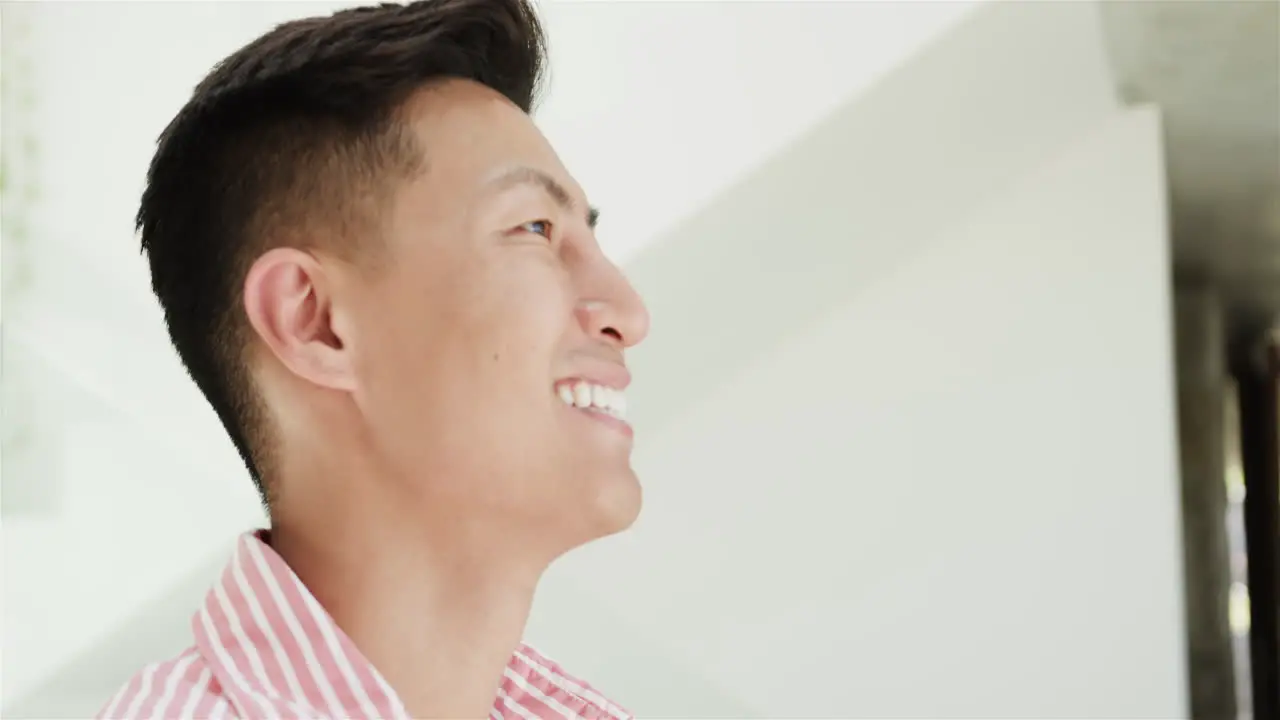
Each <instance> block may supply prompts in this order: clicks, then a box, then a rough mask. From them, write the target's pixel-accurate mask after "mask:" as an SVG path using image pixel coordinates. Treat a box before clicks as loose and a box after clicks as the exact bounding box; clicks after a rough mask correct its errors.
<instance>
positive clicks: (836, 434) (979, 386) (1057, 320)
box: [599, 112, 1186, 718]
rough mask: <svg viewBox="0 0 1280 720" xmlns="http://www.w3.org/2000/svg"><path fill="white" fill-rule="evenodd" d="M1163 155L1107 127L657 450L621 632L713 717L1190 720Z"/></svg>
mask: <svg viewBox="0 0 1280 720" xmlns="http://www.w3.org/2000/svg"><path fill="white" fill-rule="evenodd" d="M1158 148H1159V127H1158V124H1157V122H1156V116H1155V115H1154V114H1153V113H1150V112H1139V113H1133V114H1128V115H1125V116H1122V117H1120V118H1118V119H1117V120H1116V121H1114V122H1111V123H1108V124H1107V125H1105V126H1104V127H1103V128H1101V129H1100V130H1099V131H1098V132H1096V133H1094V134H1091V135H1090V136H1088V137H1087V138H1086V139H1085V140H1084V141H1083V142H1082V143H1079V144H1076V145H1073V146H1072V147H1070V148H1069V149H1068V150H1067V151H1065V152H1064V153H1063V154H1062V155H1061V156H1060V157H1059V158H1057V159H1055V160H1054V161H1052V162H1050V163H1049V164H1048V165H1046V166H1045V167H1043V168H1042V169H1041V170H1039V171H1037V172H1036V173H1034V174H1032V175H1029V176H1027V177H1026V178H1024V179H1023V180H1022V181H1021V182H1019V183H1018V184H1017V185H1016V186H1015V187H1012V188H1010V189H1008V190H1006V191H1005V192H1002V193H1000V194H999V195H998V196H997V197H995V198H993V199H992V200H991V201H990V202H989V203H988V204H987V205H986V206H984V207H983V208H982V209H981V210H980V211H978V212H977V213H975V214H974V215H972V216H971V217H968V218H965V219H962V220H961V221H960V222H958V223H957V224H956V225H955V226H954V227H953V228H951V229H950V230H948V231H947V232H945V233H942V234H940V235H939V236H937V237H935V238H933V240H932V241H931V242H930V243H928V245H927V246H925V247H921V248H919V249H917V250H916V252H915V253H913V256H912V257H911V258H910V259H909V260H908V261H907V262H905V263H904V264H902V265H901V266H891V267H882V268H878V270H879V272H874V273H872V277H871V278H868V279H867V280H863V281H860V282H857V283H854V284H851V285H850V286H849V287H848V288H847V295H846V300H845V301H844V303H843V304H842V306H841V307H839V308H837V309H835V311H834V312H833V313H832V314H830V315H829V316H828V317H825V318H823V319H822V320H821V322H820V323H818V324H817V325H816V326H813V327H808V328H804V329H800V330H798V332H797V336H796V337H795V338H794V339H792V340H790V341H788V342H787V343H785V344H784V345H781V346H779V347H777V348H775V349H773V350H772V351H770V352H768V353H766V354H765V355H764V356H763V357H760V358H757V359H755V360H754V361H753V362H752V363H751V364H750V366H749V367H747V368H745V369H743V370H742V371H740V372H736V373H734V375H733V376H732V377H730V378H726V379H725V381H724V382H723V383H721V384H720V385H719V386H718V387H716V388H714V389H713V390H711V391H710V392H709V393H707V395H706V396H705V397H703V398H700V399H699V401H698V402H697V404H696V406H695V407H694V408H693V409H692V410H691V411H689V412H686V413H685V414H683V415H682V416H681V417H680V418H679V419H678V420H677V421H675V422H673V423H672V424H671V425H669V426H667V427H665V428H663V432H662V433H661V435H660V436H659V437H657V438H650V439H649V441H648V442H647V443H646V444H645V446H644V452H643V455H642V460H643V462H642V466H641V467H642V469H643V475H644V477H645V478H646V479H647V480H648V482H649V485H650V488H651V492H650V499H651V502H650V504H649V506H648V508H647V510H646V513H647V514H646V518H645V527H644V529H643V531H642V532H643V538H642V540H641V542H642V543H643V549H642V550H640V549H637V551H636V553H635V556H634V557H627V558H625V560H624V561H623V562H624V563H625V566H626V568H627V572H628V573H630V574H631V576H632V577H633V578H636V579H635V580H633V581H631V582H628V583H627V584H625V585H624V586H622V587H619V588H617V591H616V592H610V591H609V590H608V589H605V590H600V591H599V594H600V595H601V596H602V597H604V598H606V600H605V601H604V602H605V604H607V605H609V606H611V608H612V609H613V610H614V612H615V616H616V617H618V618H621V619H623V620H624V621H625V622H626V625H627V626H628V627H629V628H630V630H631V631H632V632H633V633H634V634H635V635H637V636H640V637H646V638H650V639H651V641H650V642H651V645H652V646H656V647H657V648H660V652H661V653H662V654H666V655H668V656H670V657H671V658H672V659H673V660H672V663H673V664H675V665H677V666H682V667H685V668H688V669H689V671H690V672H691V674H692V675H694V676H695V677H698V678H700V680H701V681H702V682H703V683H705V684H707V685H709V686H711V687H715V688H720V689H722V691H723V692H724V693H725V694H726V695H727V696H728V697H729V698H731V699H732V700H733V701H734V703H735V705H733V706H726V707H722V708H720V710H721V713H722V716H729V715H732V714H734V713H733V712H731V710H732V709H733V708H734V707H736V708H741V709H745V710H746V711H747V712H748V713H749V714H750V715H751V716H754V717H783V716H788V717H796V716H802V717H1170V718H1172V717H1183V716H1185V714H1186V705H1185V699H1184V694H1185V690H1184V673H1183V664H1184V647H1183V638H1182V625H1183V623H1182V608H1181V601H1180V597H1181V594H1180V592H1179V587H1180V579H1181V577H1180V566H1179V562H1178V558H1179V557H1180V555H1179V554H1178V531H1177V525H1176V518H1177V492H1176V488H1177V481H1176V467H1175V455H1174V426H1173V421H1172V399H1171V392H1172V375H1171V372H1172V368H1171V360H1170V350H1169V343H1170V338H1169V330H1168V328H1169V320H1168V318H1169V307H1168V303H1169V300H1168V288H1167V283H1168V279H1167V270H1166V268H1167V265H1166V242H1165V225H1164V204H1163V197H1162V191H1161V185H1162V183H1161V176H1162V174H1161V173H1162V168H1161V161H1160V155H1159V149H1158ZM831 240H832V241H839V242H849V243H854V244H858V243H862V242H867V241H868V240H866V239H861V238H858V237H856V236H852V235H841V234H836V235H834V236H833V237H832V238H831ZM772 291H775V292H785V291H786V281H785V280H781V281H779V283H778V284H777V287H775V288H773V289H772ZM745 306H746V307H745V308H744V311H746V312H752V311H755V310H756V307H755V306H754V304H752V303H746V304H745ZM619 652H621V653H625V652H626V651H625V650H620V651H619ZM620 664H625V663H621V662H620ZM628 670H629V673H628V672H619V673H618V674H617V675H616V676H615V677H611V678H609V679H610V680H611V681H613V682H615V683H616V684H618V685H619V686H622V687H626V686H627V685H628V684H629V683H631V682H632V680H631V678H632V677H635V676H639V675H641V674H642V673H643V672H644V668H643V666H631V667H629V668H628ZM643 700H644V702H645V705H644V706H643V707H642V708H641V710H642V712H644V713H646V714H649V715H654V716H657V715H664V714H670V715H675V714H679V713H680V711H681V710H682V708H681V706H680V704H679V703H678V701H677V700H675V699H670V698H667V697H664V696H663V695H661V694H656V693H655V694H648V695H645V696H644V697H643Z"/></svg>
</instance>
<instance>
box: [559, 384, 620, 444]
mask: <svg viewBox="0 0 1280 720" xmlns="http://www.w3.org/2000/svg"><path fill="white" fill-rule="evenodd" d="M555 390H556V395H557V396H558V397H559V398H560V401H561V402H563V403H564V404H565V405H568V406H569V407H571V408H574V409H575V410H580V411H582V412H584V413H587V414H589V415H592V416H595V417H596V419H599V420H606V421H612V422H611V423H610V424H613V425H620V426H622V427H625V428H626V429H627V430H628V431H630V430H631V426H630V425H629V424H627V395H626V392H625V391H623V390H621V389H619V388H615V387H609V386H608V385H601V384H599V383H593V382H591V381H589V380H582V379H577V378H575V379H569V380H561V381H560V382H558V383H556V385H555Z"/></svg>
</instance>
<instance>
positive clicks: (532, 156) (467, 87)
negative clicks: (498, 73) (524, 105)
mask: <svg viewBox="0 0 1280 720" xmlns="http://www.w3.org/2000/svg"><path fill="white" fill-rule="evenodd" d="M406 110H407V111H408V118H409V122H410V125H411V126H412V128H413V131H414V133H415V135H416V136H417V139H418V144H419V146H420V147H421V148H422V150H423V152H424V153H425V155H426V168H427V172H426V176H427V177H426V179H427V180H428V182H429V183H431V184H447V185H449V186H451V187H452V188H453V189H455V190H463V189H465V188H467V187H475V186H478V185H480V184H482V183H484V182H485V181H486V180H490V179H492V178H493V177H494V176H495V175H496V174H498V173H501V172H503V171H505V170H508V169H510V168H511V167H513V166H525V167H530V168H536V169H538V170H541V171H542V172H544V173H547V174H548V175H551V176H552V177H554V178H556V180H558V181H560V182H562V183H564V184H565V185H566V186H568V187H569V188H570V189H572V190H573V191H575V192H578V194H579V195H580V194H581V193H580V191H579V189H578V188H577V186H576V185H575V184H574V182H573V179H572V178H571V177H570V176H569V173H568V171H567V170H565V168H564V166H563V164H562V163H561V162H560V158H559V157H558V156H557V155H556V153H555V150H554V149H553V148H552V147H551V144H550V143H549V142H547V139H546V137H544V136H543V134H542V132H541V131H540V130H538V127H537V126H536V125H535V124H534V123H533V120H532V118H530V117H529V116H528V115H527V114H526V113H525V112H524V111H522V110H521V109H520V108H518V107H516V106H515V105H514V104H512V103H511V102H510V101H509V100H507V99H506V98H505V97H503V96H502V95H501V94H499V93H497V92H495V91H493V90H491V89H490V88H487V87H485V86H483V85H480V84H479V83H474V82H470V81H466V80H450V81H446V82H444V83H440V84H437V85H434V86H431V87H429V88H425V89H423V90H422V91H420V92H419V93H417V94H416V95H415V96H414V97H413V98H412V99H411V100H410V102H409V103H408V104H407V106H406Z"/></svg>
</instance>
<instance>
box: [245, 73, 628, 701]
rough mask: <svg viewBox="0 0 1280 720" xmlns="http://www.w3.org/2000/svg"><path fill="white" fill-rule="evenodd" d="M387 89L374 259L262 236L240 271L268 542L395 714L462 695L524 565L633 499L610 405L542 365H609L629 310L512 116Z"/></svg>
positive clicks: (552, 157) (503, 625) (458, 89)
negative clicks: (260, 418)
mask: <svg viewBox="0 0 1280 720" xmlns="http://www.w3.org/2000/svg"><path fill="white" fill-rule="evenodd" d="M406 110H407V115H406V117H407V118H408V122H409V123H410V126H411V127H412V130H413V132H414V133H415V134H416V135H417V137H418V140H419V144H420V146H421V147H422V148H423V149H424V151H425V157H426V164H425V170H424V172H422V173H421V174H420V175H419V176H418V177H416V178H414V179H413V180H411V181H407V182H405V183H404V184H402V185H401V186H400V187H399V188H398V189H396V190H395V192H394V196H393V197H392V198H391V200H390V204H389V207H388V209H387V210H386V211H385V212H384V213H383V216H382V227H381V229H380V237H378V238H370V239H368V241H370V242H376V243H378V244H379V246H380V247H381V250H380V252H379V256H380V257H379V260H378V262H377V263H376V264H365V265H362V264H360V263H359V262H356V263H354V264H353V263H348V262H343V261H340V260H338V259H336V258H334V257H332V256H329V255H326V254H325V253H322V252H318V251H303V250H298V249H293V248H278V249H275V250H272V251H270V252H268V253H266V254H264V255H263V256H262V257H261V258H259V260H258V261H257V262H256V263H255V264H254V266H253V268H252V269H251V271H250V273H249V276H248V278H247V280H246V283H245V289H244V303H245V309H246V313H247V314H248V317H249V320H250V323H251V325H252V326H253V328H254V330H255V331H256V333H257V336H258V341H259V342H257V343H256V345H257V347H256V348H255V349H254V353H255V358H254V363H253V364H254V379H255V383H256V384H257V387H258V389H259V391H260V392H261V393H262V395H263V396H264V399H265V402H266V405H267V407H268V408H270V415H271V417H270V420H271V422H272V426H273V428H274V429H275V430H276V435H277V437H278V440H279V442H278V448H277V452H278V454H277V456H276V459H277V462H276V463H275V467H276V468H277V470H278V472H277V473H276V474H275V475H273V477H272V478H270V482H271V483H273V486H274V487H275V488H276V489H277V491H278V498H279V499H278V501H277V503H276V506H275V507H274V508H273V511H272V535H271V542H272V545H273V547H275V549H276V550H277V551H278V552H279V553H280V554H281V555H282V556H283V557H284V558H285V560H286V561H287V562H288V563H289V564H290V566H291V567H292V568H293V569H294V571H295V572H297V573H298V575H299V577H300V578H301V579H302V581H303V582H304V583H305V584H306V585H307V586H308V588H310V589H311V591H312V592H313V593H314V594H315V595H316V597H317V598H318V599H319V600H320V602H321V604H322V605H323V606H324V607H325V608H326V609H327V610H328V611H329V613H330V614H331V615H332V616H333V617H334V619H335V621H336V622H337V623H338V625H339V626H340V627H341V628H342V629H343V630H344V631H345V632H346V633H347V634H348V635H349V636H350V637H351V639H352V640H353V642H354V643H355V644H356V646H357V647H359V648H360V649H361V651H362V652H363V653H364V654H365V656H366V657H367V658H368V659H369V660H370V661H371V662H372V663H373V664H374V666H375V667H377V668H378V669H379V671H380V672H381V673H382V674H383V676H384V677H385V678H386V680H387V682H388V683H390V685H391V686H392V687H393V688H394V689H395V690H396V692H397V693H398V694H399V695H400V697H401V699H402V700H403V701H404V702H405V704H406V706H407V708H408V710H409V712H410V714H412V715H413V716H415V717H449V718H483V717H487V716H488V711H489V709H490V707H491V706H492V704H493V700H494V695H495V692H496V688H497V687H498V684H499V682H500V679H501V676H502V672H503V669H504V667H505V666H506V664H507V662H508V660H509V658H510V655H511V653H512V651H513V649H514V648H515V646H516V645H517V644H518V642H519V641H520V637H521V635H522V633H523V631H524V626H525V624H526V621H527V618H528V614H529V609H530V606H531V604H532V600H533V593H534V589H535V587H536V585H537V582H538V579H539V578H540V576H541V575H542V573H543V572H544V570H545V569H546V568H547V566H548V565H549V564H550V563H551V562H552V561H553V560H554V559H555V558H557V557H558V556H560V555H561V554H563V553H565V552H567V551H568V550H570V549H572V548H574V547H576V546H579V545H581V544H583V543H585V542H588V541H590V540H592V539H595V538H599V537H602V536H605V535H609V534H612V533H615V532H618V531H621V530H623V529H625V528H626V527H628V526H629V525H630V524H631V523H632V522H633V521H634V520H635V518H636V515H637V513H638V512H639V509H640V502H641V492H640V486H639V483H638V481H637V479H636V476H635V473H634V471H633V470H632V468H631V461H630V456H631V448H632V437H631V433H630V430H629V428H627V427H625V426H622V425H620V424H619V423H616V422H609V421H606V420H602V419H600V418H599V417H598V416H595V415H592V414H591V413H589V412H588V411H584V410H580V409H575V408H571V407H569V406H567V405H566V404H565V403H564V402H563V401H562V400H561V399H560V398H559V397H558V396H557V393H556V388H557V384H558V383H561V382H564V381H565V380H571V379H574V378H590V379H594V380H596V381H597V382H600V383H601V384H605V385H611V386H614V387H620V386H624V385H625V384H626V382H627V380H628V375H627V373H626V370H625V361H624V352H625V350H626V349H627V348H629V347H631V346H633V345H635V344H636V343H638V342H640V341H641V340H642V339H643V338H644V336H645V334H646V332H647V330H648V322H649V320H648V315H647V313H646V310H645V308H644V305H643V303H642V302H641V300H640V298H639V297H638V296H637V295H636V293H635V291H634V290H633V289H632V287H631V286H630V285H629V284H628V282H627V281H626V279H625V278H624V277H623V275H622V273H621V272H620V271H619V270H618V268H617V267H615V266H614V265H613V264H612V263H611V262H609V260H608V259H606V257H605V256H604V254H603V253H602V252H601V250H600V247H599V245H598V244H597V242H596V238H595V233H594V230H593V228H592V227H591V218H590V217H589V216H590V215H591V211H590V209H589V207H588V205H587V200H586V197H585V195H584V193H583V191H582V189H581V188H580V187H579V186H578V185H577V183H575V182H574V180H573V178H572V176H570V174H569V172H568V171H567V170H566V169H565V168H564V166H563V165H562V163H561V162H560V160H559V158H558V157H557V156H556V154H555V152H554V151H553V150H552V148H551V146H550V144H549V143H548V142H547V140H546V139H545V138H544V137H543V136H542V134H541V133H540V132H539V131H538V129H537V128H536V127H535V126H534V124H533V122H532V120H531V119H530V118H529V116H527V115H526V114H525V113H523V112H522V111H521V110H520V109H519V108H517V107H515V106H514V105H512V104H511V103H510V102H508V101H507V100H506V99H504V98H502V97H501V96H500V95H498V94H497V93H494V92H493V91H491V90H489V89H487V88H485V87H483V86H480V85H478V84H475V83H470V82H466V81H448V82H446V83H444V84H440V85H436V86H433V87H431V88H429V89H424V90H423V91H421V92H420V93H418V95H417V96H415V97H414V98H413V99H412V100H411V101H410V102H409V104H408V105H407V107H406ZM561 193H563V196H560V195H561Z"/></svg>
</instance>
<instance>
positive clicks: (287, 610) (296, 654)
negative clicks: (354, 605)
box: [97, 532, 631, 720]
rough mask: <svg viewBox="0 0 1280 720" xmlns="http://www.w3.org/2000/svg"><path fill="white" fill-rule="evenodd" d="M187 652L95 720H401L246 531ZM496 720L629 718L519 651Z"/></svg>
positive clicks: (370, 672)
mask: <svg viewBox="0 0 1280 720" xmlns="http://www.w3.org/2000/svg"><path fill="white" fill-rule="evenodd" d="M191 626H192V629H193V630H194V632H195V641H196V642H195V645H194V646H192V647H190V648H188V649H187V650H185V651H183V652H182V653H181V654H179V655H178V656H177V657H175V658H173V659H171V660H166V661H164V662H160V663H155V664H152V665H148V666H147V667H145V668H143V669H142V671H141V672H139V673H138V674H137V675H135V676H134V677H133V679H131V680H130V681H129V682H128V683H126V684H125V686H124V687H122V688H120V690H119V692H117V693H116V695H115V697H113V698H111V701H110V702H108V703H107V705H106V706H105V707H103V708H102V710H101V711H99V713H98V716H97V717H99V718H109V719H112V720H116V719H119V720H135V719H138V720H141V719H142V718H163V719H165V720H168V719H170V718H328V719H336V718H398V719H399V718H404V719H406V720H407V718H408V713H407V712H406V710H405V707H404V704H403V703H401V701H400V699H399V698H398V697H396V694H395V692H394V691H393V690H392V689H391V687H390V686H389V685H387V683H386V681H385V680H383V679H382V676H381V675H380V674H379V673H378V671H377V669H376V668H374V667H373V665H372V664H370V663H369V661H368V660H366V659H365V658H364V656H363V655H361V654H360V651H359V650H357V649H356V647H355V645H353V644H352V642H351V640H350V639H349V638H348V637H347V636H346V634H344V633H343V632H342V630H341V629H340V628H339V627H338V626H337V624H336V623H334V621H333V619H332V618H331V617H329V614H328V613H327V612H325V610H324V608H322V607H320V603H319V602H318V601H317V600H316V599H315V597H313V596H312V595H311V593H310V592H309V591H308V590H307V588H306V587H305V586H304V585H303V584H302V581H301V580H300V579H299V578H298V576H297V575H295V574H294V573H293V571H292V570H290V569H289V566H288V565H286V564H285V562H284V559H283V558H281V557H280V556H279V555H277V554H276V552H275V551H274V550H272V549H271V547H270V546H269V545H268V544H267V543H265V542H263V536H262V533H260V532H259V533H246V534H245V535H243V536H242V537H241V538H240V541H239V543H238V544H237V546H236V552H235V554H234V556H233V557H232V559H231V562H230V563H229V564H228V566H227V568H226V570H224V571H223V573H222V579H221V580H220V581H219V582H218V583H217V584H216V585H215V586H214V587H213V589H212V590H210V591H209V594H208V595H207V596H206V597H205V601H204V604H203V606H202V607H201V608H200V610H199V612H197V613H196V615H195V617H194V618H193V619H192V621H191ZM489 717H490V718H491V719H492V720H551V719H553V718H554V719H556V720H561V719H563V718H569V719H572V720H624V719H629V718H631V715H630V713H628V712H627V711H626V710H623V709H622V708H621V707H619V706H618V705H616V704H614V703H613V702H611V701H609V700H608V699H606V698H605V697H604V696H602V695H600V693H598V692H597V691H596V690H595V689H594V688H592V687H591V686H590V685H588V684H587V683H585V682H583V681H582V680H579V679H577V678H575V677H573V676H572V675H569V674H568V673H566V672H564V670H562V669H561V668H560V666H559V665H557V664H556V663H554V662H552V661H551V660H548V659H547V658H546V657H544V656H542V655H540V654H539V653H538V652H537V651H535V650H533V649H532V648H530V647H529V646H527V645H521V646H520V647H518V648H517V649H516V651H515V653H514V654H513V655H512V657H511V662H510V663H509V664H508V665H507V668H506V671H505V673H504V676H503V679H502V683H501V685H500V687H499V688H498V693H497V697H496V698H495V699H494V703H493V708H492V709H491V710H490V712H489Z"/></svg>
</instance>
